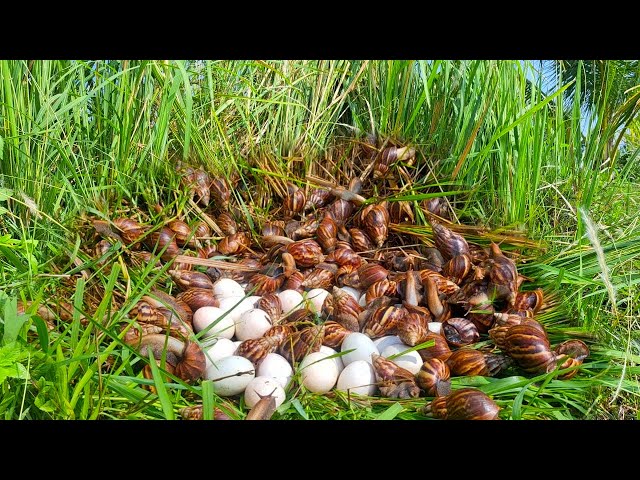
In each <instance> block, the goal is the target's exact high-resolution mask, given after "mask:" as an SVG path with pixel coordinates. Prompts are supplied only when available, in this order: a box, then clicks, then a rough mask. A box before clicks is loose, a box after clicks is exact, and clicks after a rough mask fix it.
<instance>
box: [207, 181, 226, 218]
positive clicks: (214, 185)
mask: <svg viewBox="0 0 640 480" xmlns="http://www.w3.org/2000/svg"><path fill="white" fill-rule="evenodd" d="M209 193H210V194H211V197H213V201H214V202H215V204H216V207H217V208H218V209H219V210H228V209H229V200H230V199H231V190H230V189H229V185H228V184H227V182H226V180H224V179H222V178H214V179H213V180H211V182H210V184H209Z"/></svg>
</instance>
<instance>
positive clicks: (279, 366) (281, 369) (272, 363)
mask: <svg viewBox="0 0 640 480" xmlns="http://www.w3.org/2000/svg"><path fill="white" fill-rule="evenodd" d="M256 374H257V375H259V376H261V377H271V378H275V379H276V380H277V381H278V383H279V384H280V386H282V388H287V385H288V384H289V381H290V380H291V377H292V376H293V368H291V364H290V363H289V362H287V359H286V358H284V357H283V356H282V355H279V354H277V353H269V354H268V355H267V356H266V357H264V358H263V359H262V361H261V362H260V363H259V364H258V369H257V370H256Z"/></svg>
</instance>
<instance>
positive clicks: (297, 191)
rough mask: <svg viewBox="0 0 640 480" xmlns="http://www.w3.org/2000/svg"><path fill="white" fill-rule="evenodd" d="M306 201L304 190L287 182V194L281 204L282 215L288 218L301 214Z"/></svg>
mask: <svg viewBox="0 0 640 480" xmlns="http://www.w3.org/2000/svg"><path fill="white" fill-rule="evenodd" d="M306 201H307V199H306V198H305V194H304V190H302V189H301V188H300V187H298V186H297V185H294V184H293V183H291V182H287V194H286V195H285V197H284V201H283V202H282V209H283V213H284V214H285V215H286V216H289V217H293V216H294V215H297V214H298V213H300V212H302V209H303V208H304V204H305V203H306Z"/></svg>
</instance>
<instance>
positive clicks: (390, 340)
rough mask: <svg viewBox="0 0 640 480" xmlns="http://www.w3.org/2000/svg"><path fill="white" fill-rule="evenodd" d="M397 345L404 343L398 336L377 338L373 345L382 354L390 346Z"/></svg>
mask: <svg viewBox="0 0 640 480" xmlns="http://www.w3.org/2000/svg"><path fill="white" fill-rule="evenodd" d="M396 343H404V342H403V341H402V340H400V337H399V336H397V335H385V336H384V337H380V338H376V339H375V340H374V341H373V344H374V345H375V346H376V348H377V349H378V351H379V352H382V351H383V350H384V349H385V348H387V347H388V346H389V345H393V344H396Z"/></svg>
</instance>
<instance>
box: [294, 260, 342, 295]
mask: <svg viewBox="0 0 640 480" xmlns="http://www.w3.org/2000/svg"><path fill="white" fill-rule="evenodd" d="M337 271H338V267H337V266H336V265H334V264H329V263H319V264H318V265H316V267H315V268H313V269H311V270H308V271H307V272H305V273H304V280H303V281H302V286H303V287H305V288H308V289H313V288H323V289H328V288H330V287H331V286H332V285H333V283H334V282H333V281H334V278H335V274H336V272H337Z"/></svg>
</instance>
